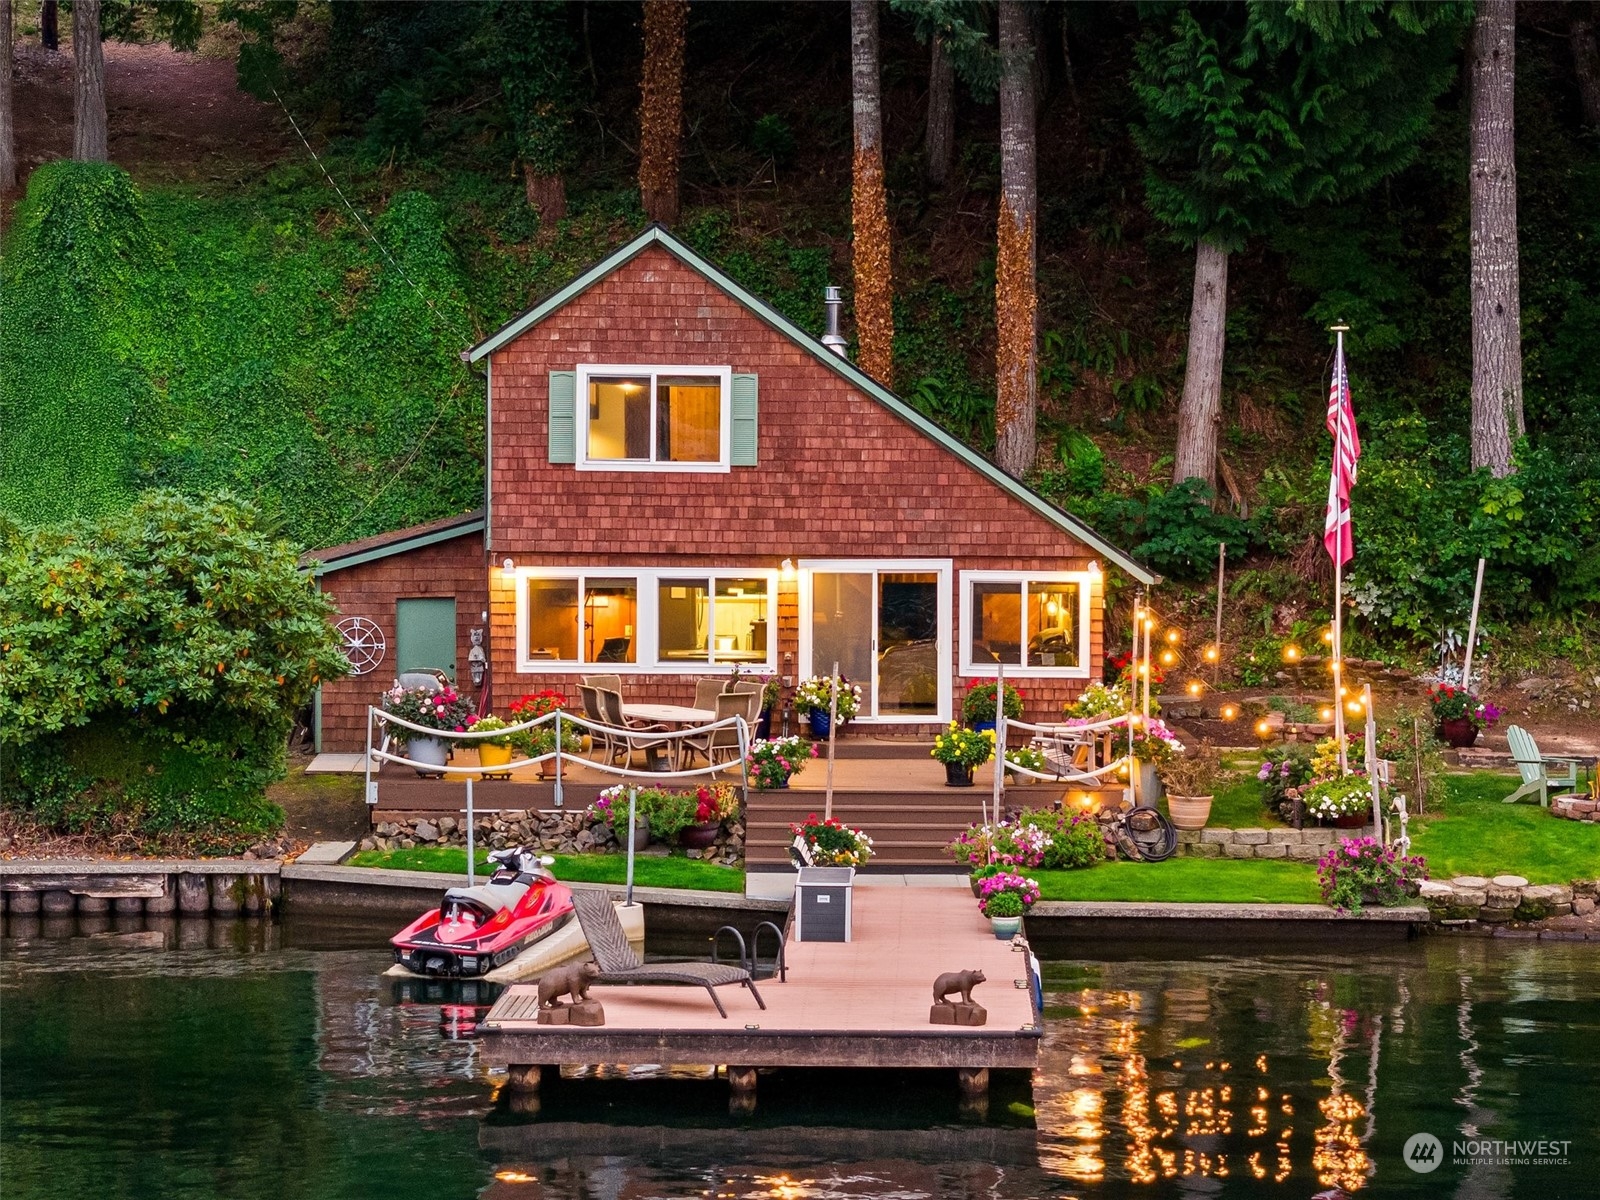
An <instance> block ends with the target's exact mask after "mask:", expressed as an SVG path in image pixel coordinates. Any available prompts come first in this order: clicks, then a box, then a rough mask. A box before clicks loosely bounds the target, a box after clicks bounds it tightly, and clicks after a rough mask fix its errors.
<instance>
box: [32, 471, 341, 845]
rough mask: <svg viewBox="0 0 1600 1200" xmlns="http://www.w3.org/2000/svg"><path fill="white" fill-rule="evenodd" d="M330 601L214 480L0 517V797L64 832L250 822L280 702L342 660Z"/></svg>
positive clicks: (212, 837)
mask: <svg viewBox="0 0 1600 1200" xmlns="http://www.w3.org/2000/svg"><path fill="white" fill-rule="evenodd" d="M331 611H332V605H331V603H330V602H329V601H328V599H327V598H326V597H325V596H323V595H322V594H321V593H319V592H318V591H317V590H316V588H315V585H314V584H313V583H312V581H311V580H310V579H309V578H308V577H307V576H306V575H304V574H302V573H301V572H300V570H299V568H298V564H297V561H296V556H295V553H294V550H293V548H292V547H290V546H289V545H288V543H286V542H283V541H281V540H279V539H276V538H274V537H272V536H271V535H269V534H268V533H265V532H263V531H262V530H261V529H260V528H259V525H258V518H257V514H256V512H255V510H254V509H253V508H252V507H251V506H249V505H247V504H245V503H243V502H241V501H239V500H236V499H234V498H231V497H227V496H223V497H221V498H219V499H217V500H214V501H212V502H210V503H199V502H196V501H191V500H187V499H184V498H182V497H180V496H176V495H173V494H171V493H152V494H149V495H147V496H145V497H144V498H142V499H140V500H139V501H138V502H137V503H135V504H134V505H133V506H132V507H131V508H130V509H128V510H127V511H126V512H124V513H121V514H119V515H116V516H111V517H106V518H102V519H100V520H98V521H94V522H68V523H66V524H63V525H56V526H42V527H38V528H35V529H32V530H29V531H23V530H19V529H15V528H10V529H0V629H3V630H4V634H3V637H0V655H3V656H4V658H3V661H4V665H5V671H4V674H3V676H0V707H3V709H4V711H5V713H6V714H7V718H6V721H5V722H4V723H3V725H0V746H4V747H5V750H6V756H5V760H4V761H3V762H0V804H3V805H4V807H5V808H6V809H8V810H10V811H13V812H16V813H18V814H20V815H22V816H24V817H25V818H27V819H29V820H32V821H33V822H35V823H36V824H38V825H40V826H42V827H44V828H45V829H48V830H54V831H58V832H63V833H122V834H129V835H132V836H134V837H137V838H145V837H178V838H193V839H199V840H200V841H201V842H203V843H204V844H206V845H207V846H211V847H215V848H219V849H221V848H229V847H233V846H238V845H241V844H248V842H249V841H250V840H253V839H258V838H259V837H260V836H261V835H262V834H264V833H267V832H270V831H271V829H273V828H274V827H275V826H276V825H277V824H279V823H281V821H282V813H281V812H280V811H278V810H277V809H276V808H275V807H274V806H272V805H270V804H268V803H267V802H266V800H265V797H264V790H265V788H266V785H267V784H268V783H270V782H272V781H273V780H275V779H278V778H281V776H282V775H283V771H284V747H285V744H286V743H287V740H288V735H289V731H290V729H291V727H292V725H293V722H294V714H295V713H296V712H297V711H298V710H299V709H300V708H301V707H302V706H303V705H304V704H306V703H307V702H308V701H309V700H310V698H311V694H312V692H313V691H314V690H315V688H316V686H317V683H318V682H319V681H320V680H321V679H322V678H324V677H328V676H333V675H338V674H343V673H344V672H345V671H346V670H348V664H347V663H346V661H345V659H344V657H343V656H342V655H341V654H340V653H339V649H338V646H339V641H338V635H337V634H336V633H335V632H334V630H333V628H332V626H331V625H330V624H329V623H328V616H329V614H330V612H331Z"/></svg>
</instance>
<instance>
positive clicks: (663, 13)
mask: <svg viewBox="0 0 1600 1200" xmlns="http://www.w3.org/2000/svg"><path fill="white" fill-rule="evenodd" d="M688 22H689V0H645V4H644V78H643V80H642V81H641V84H640V88H639V196H640V199H641V200H642V202H643V204H644V215H645V216H646V217H648V218H649V219H650V220H652V221H659V222H661V224H663V225H671V224H672V223H673V222H675V221H676V220H677V219H678V147H679V144H680V142H681V141H682V140H683V43H684V30H685V27H686V26H687V25H688Z"/></svg>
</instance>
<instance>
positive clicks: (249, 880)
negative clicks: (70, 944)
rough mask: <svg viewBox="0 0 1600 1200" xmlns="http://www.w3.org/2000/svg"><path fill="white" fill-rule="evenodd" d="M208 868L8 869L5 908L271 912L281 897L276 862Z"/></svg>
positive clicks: (27, 912) (28, 912)
mask: <svg viewBox="0 0 1600 1200" xmlns="http://www.w3.org/2000/svg"><path fill="white" fill-rule="evenodd" d="M216 867H217V869H208V870H204V871H162V870H160V869H159V868H153V869H146V870H142V871H133V872H129V871H111V870H107V871H105V872H104V873H101V872H100V871H98V870H95V871H85V872H83V873H81V874H64V873H60V872H56V873H46V874H38V875H29V874H11V873H9V872H8V873H7V874H6V875H5V876H4V878H0V897H3V899H4V906H5V911H6V912H7V913H8V914H12V915H16V916H34V915H39V916H47V917H64V916H72V915H80V916H84V915H98V914H104V913H115V914H117V915H119V916H135V915H149V916H173V915H178V916H212V917H256V916H268V915H270V914H271V913H272V911H273V909H274V908H276V907H277V904H278V900H279V897H280V896H281V895H282V885H281V883H280V881H279V878H278V864H277V863H275V862H274V863H246V862H242V861H241V862H237V863H218V864H216Z"/></svg>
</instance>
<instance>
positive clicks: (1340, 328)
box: [1329, 325, 1350, 775]
mask: <svg viewBox="0 0 1600 1200" xmlns="http://www.w3.org/2000/svg"><path fill="white" fill-rule="evenodd" d="M1349 328H1350V326H1348V325H1335V326H1333V332H1334V334H1335V335H1336V336H1337V337H1338V339H1339V344H1338V350H1337V352H1336V354H1335V357H1334V360H1333V361H1334V364H1335V365H1334V368H1333V369H1334V371H1335V372H1337V371H1338V370H1339V367H1338V364H1339V363H1342V362H1343V361H1344V335H1345V332H1346V331H1347V330H1348V329H1349ZM1338 458H1339V439H1338V435H1337V434H1335V436H1334V443H1333V462H1332V464H1331V466H1330V467H1329V469H1330V470H1331V471H1338V469H1339V462H1338ZM1334 531H1335V533H1336V534H1337V535H1338V539H1339V544H1340V545H1342V544H1343V542H1342V539H1343V537H1344V533H1343V527H1342V526H1340V525H1338V524H1335V526H1334ZM1333 736H1334V737H1335V738H1336V739H1337V741H1338V745H1339V774H1341V775H1344V774H1346V773H1348V772H1349V770H1350V763H1349V760H1348V757H1347V753H1346V751H1347V747H1346V745H1345V739H1344V555H1343V553H1335V554H1334V556H1333Z"/></svg>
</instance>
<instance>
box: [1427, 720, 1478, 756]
mask: <svg viewBox="0 0 1600 1200" xmlns="http://www.w3.org/2000/svg"><path fill="white" fill-rule="evenodd" d="M1434 732H1435V733H1437V734H1438V736H1439V740H1440V741H1441V742H1443V743H1445V744H1446V745H1447V746H1451V747H1453V748H1455V749H1457V750H1465V749H1466V748H1467V747H1468V746H1470V745H1472V744H1473V743H1474V742H1476V741H1477V740H1478V727H1477V726H1476V725H1475V724H1473V722H1472V718H1471V717H1451V718H1450V719H1449V720H1448V721H1440V722H1439V726H1438V728H1437V729H1436V730H1435V731H1434Z"/></svg>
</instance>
